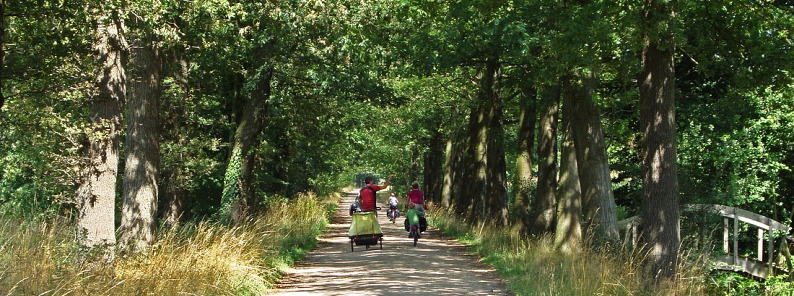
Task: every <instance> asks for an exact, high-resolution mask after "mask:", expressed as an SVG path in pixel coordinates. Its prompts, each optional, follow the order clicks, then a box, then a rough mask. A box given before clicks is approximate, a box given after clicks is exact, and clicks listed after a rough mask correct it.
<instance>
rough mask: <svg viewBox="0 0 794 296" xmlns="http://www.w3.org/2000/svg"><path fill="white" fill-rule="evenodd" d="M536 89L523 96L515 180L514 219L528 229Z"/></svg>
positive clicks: (525, 90) (527, 91) (529, 89)
mask: <svg viewBox="0 0 794 296" xmlns="http://www.w3.org/2000/svg"><path fill="white" fill-rule="evenodd" d="M536 96H537V93H536V90H535V89H534V88H527V89H524V90H523V92H522V94H521V107H520V111H519V123H518V137H517V139H516V141H517V142H518V156H517V157H516V172H515V177H514V180H513V184H514V185H513V186H514V189H513V192H514V195H515V199H514V200H513V217H515V218H514V219H515V220H516V222H517V223H519V225H521V226H520V227H524V228H525V229H528V228H529V227H530V225H531V224H530V223H531V219H530V217H531V216H530V215H529V211H530V207H529V204H530V201H531V200H532V191H531V190H532V152H533V147H534V146H535V145H534V141H535V122H536V116H537V113H536V112H537V111H536V107H535V105H536V103H535V99H536Z"/></svg>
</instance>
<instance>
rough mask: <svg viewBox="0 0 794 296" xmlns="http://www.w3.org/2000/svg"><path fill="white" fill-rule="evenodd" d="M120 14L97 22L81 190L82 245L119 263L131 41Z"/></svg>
mask: <svg viewBox="0 0 794 296" xmlns="http://www.w3.org/2000/svg"><path fill="white" fill-rule="evenodd" d="M119 15H120V12H118V11H115V12H112V13H109V14H106V15H100V16H98V17H97V19H96V33H95V36H94V45H93V50H94V52H93V53H94V59H95V61H96V63H97V67H98V68H97V73H96V82H95V83H96V92H95V93H94V94H92V96H91V98H90V104H91V106H90V112H91V124H90V131H89V132H90V134H89V135H88V139H87V143H86V149H85V150H84V151H85V161H86V164H85V168H84V169H83V173H84V174H83V178H82V180H81V184H80V186H79V187H78V189H77V203H78V206H79V208H80V209H79V211H80V212H79V215H78V222H77V228H78V240H79V243H80V244H81V245H82V246H84V247H87V248H93V247H100V248H104V250H103V255H104V257H105V259H107V260H112V259H113V254H114V253H113V246H115V244H116V232H115V227H116V226H115V222H114V221H115V220H114V211H113V209H114V201H115V197H116V176H117V173H118V161H119V134H120V130H121V106H122V103H123V102H124V96H125V92H126V77H125V73H124V61H125V59H126V58H125V56H124V54H125V50H126V41H125V40H124V36H123V33H122V32H123V27H124V25H123V23H122V22H121V20H120V19H119Z"/></svg>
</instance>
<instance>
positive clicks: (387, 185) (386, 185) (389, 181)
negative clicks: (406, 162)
mask: <svg viewBox="0 0 794 296" xmlns="http://www.w3.org/2000/svg"><path fill="white" fill-rule="evenodd" d="M392 177H394V174H391V175H389V178H388V179H386V184H383V188H387V187H389V184H391V178H392Z"/></svg>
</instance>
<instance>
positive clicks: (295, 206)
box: [0, 195, 339, 295]
mask: <svg viewBox="0 0 794 296" xmlns="http://www.w3.org/2000/svg"><path fill="white" fill-rule="evenodd" d="M334 198H335V199H334ZM338 198H339V196H338V195H335V196H330V197H327V198H326V199H334V200H330V201H327V202H324V201H323V200H325V199H323V200H320V199H318V198H317V197H316V196H313V195H304V196H301V197H298V198H296V199H295V200H293V201H290V202H289V203H279V204H275V205H272V206H271V207H270V208H269V209H268V210H267V211H266V214H263V215H260V216H258V217H256V218H254V219H251V220H249V221H248V222H246V223H244V224H243V225H240V226H235V227H232V226H226V225H221V224H215V223H210V222H198V223H188V224H185V225H182V226H179V227H176V228H172V229H170V230H163V231H161V232H160V233H159V234H158V237H157V242H156V243H155V244H154V245H153V246H151V247H150V248H149V249H148V250H147V251H146V252H144V253H141V254H136V255H131V256H125V255H117V256H116V258H115V260H114V261H113V263H112V264H103V263H102V261H99V259H93V258H91V257H90V256H89V257H86V256H85V254H84V253H83V252H80V251H79V248H78V246H77V245H75V243H74V232H75V231H74V227H72V226H71V225H73V223H70V222H69V221H66V219H63V218H59V217H54V218H48V219H41V218H39V219H20V218H12V217H7V216H0V295H66V294H70V295H144V294H149V295H177V294H186V295H260V294H263V293H265V292H266V291H267V290H268V289H269V288H272V287H273V285H274V284H275V282H276V280H277V279H278V276H279V274H280V273H281V271H282V270H283V269H284V268H286V267H288V266H290V265H292V264H293V263H294V262H295V261H296V260H298V259H300V258H301V257H302V256H303V255H304V254H305V253H306V252H308V251H310V250H311V249H312V248H313V247H314V246H315V244H316V236H317V235H318V234H319V233H321V232H322V231H323V229H324V228H325V226H326V225H327V215H328V213H329V209H330V208H332V207H333V206H332V205H333V204H335V201H336V200H338Z"/></svg>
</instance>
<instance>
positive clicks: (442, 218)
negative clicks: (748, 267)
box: [430, 209, 705, 295]
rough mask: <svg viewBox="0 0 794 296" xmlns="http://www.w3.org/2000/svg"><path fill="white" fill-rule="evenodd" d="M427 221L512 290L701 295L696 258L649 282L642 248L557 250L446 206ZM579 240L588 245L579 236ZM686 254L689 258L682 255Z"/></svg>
mask: <svg viewBox="0 0 794 296" xmlns="http://www.w3.org/2000/svg"><path fill="white" fill-rule="evenodd" d="M430 219H431V223H432V225H433V226H435V227H438V228H439V229H441V230H442V231H444V232H445V233H446V234H448V235H451V236H454V237H456V238H459V239H460V240H461V241H462V242H464V243H466V244H468V245H470V246H471V248H472V250H473V251H474V252H476V253H477V254H479V255H480V256H481V257H482V258H483V260H484V261H486V262H488V263H489V264H491V265H492V266H494V268H496V269H497V271H498V272H499V274H500V275H501V276H502V277H503V278H504V279H505V280H506V281H507V282H508V283H509V287H510V289H511V290H512V291H513V292H515V293H516V294H517V295H703V294H704V292H705V285H704V273H705V272H704V271H703V268H702V264H701V262H702V260H701V259H700V257H697V256H682V258H685V259H684V260H682V265H681V268H680V270H681V272H680V274H679V275H678V276H677V277H676V278H675V279H673V280H669V281H665V282H662V283H658V284H656V285H652V283H653V282H654V279H653V278H651V277H650V276H649V275H647V273H645V272H644V271H643V268H644V264H643V263H644V262H645V259H646V256H645V253H642V252H639V251H636V250H634V249H633V248H630V247H602V248H599V250H596V249H593V248H590V247H577V248H576V249H574V250H572V251H570V252H566V253H563V252H561V251H559V250H557V249H556V248H555V247H554V237H552V236H543V237H540V238H529V237H527V236H523V235H520V234H519V233H518V232H517V231H511V230H510V229H509V228H504V227H492V226H489V225H483V224H477V225H467V223H465V222H462V221H461V220H460V219H458V218H457V217H456V216H455V215H454V214H453V213H451V212H450V211H443V210H437V209H436V210H434V211H432V212H431V215H430ZM583 245H589V243H588V242H585V243H584V244H583ZM687 258H689V259H687Z"/></svg>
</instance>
